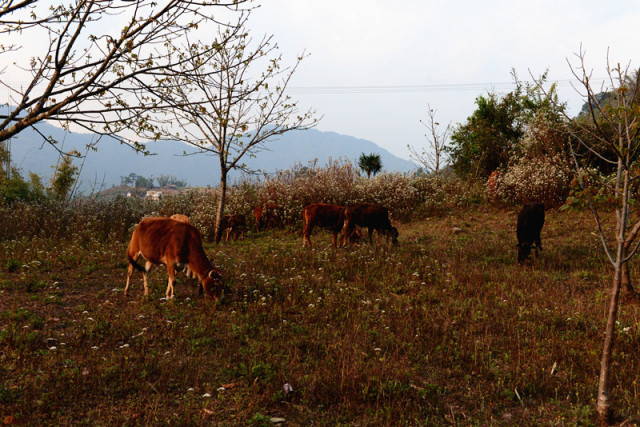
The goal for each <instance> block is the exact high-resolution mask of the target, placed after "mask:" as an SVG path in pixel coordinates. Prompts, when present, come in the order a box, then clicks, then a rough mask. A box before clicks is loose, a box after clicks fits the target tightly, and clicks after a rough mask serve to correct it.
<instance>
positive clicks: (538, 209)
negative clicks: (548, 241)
mask: <svg viewBox="0 0 640 427" xmlns="http://www.w3.org/2000/svg"><path fill="white" fill-rule="evenodd" d="M543 225H544V204H542V203H527V204H525V205H524V206H523V207H522V209H521V210H520V213H518V228H517V230H516V233H517V235H518V263H520V264H522V263H523V262H524V260H526V259H527V257H528V256H529V254H530V253H531V247H532V246H533V247H534V248H535V250H536V256H538V249H540V250H542V244H541V243H540V231H542V226H543ZM534 245H535V246H534Z"/></svg>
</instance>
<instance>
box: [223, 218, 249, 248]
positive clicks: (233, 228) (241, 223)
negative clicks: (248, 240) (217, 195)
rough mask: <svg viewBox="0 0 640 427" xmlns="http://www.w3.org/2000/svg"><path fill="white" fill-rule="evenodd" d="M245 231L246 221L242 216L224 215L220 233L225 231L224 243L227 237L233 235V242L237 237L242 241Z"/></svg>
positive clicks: (227, 239)
mask: <svg viewBox="0 0 640 427" xmlns="http://www.w3.org/2000/svg"><path fill="white" fill-rule="evenodd" d="M246 229H247V220H246V219H245V217H244V215H224V216H223V217H222V231H224V230H227V237H226V238H225V240H224V241H225V242H228V241H229V235H231V234H233V240H238V236H240V238H241V239H242V240H244V232H245V230H246Z"/></svg>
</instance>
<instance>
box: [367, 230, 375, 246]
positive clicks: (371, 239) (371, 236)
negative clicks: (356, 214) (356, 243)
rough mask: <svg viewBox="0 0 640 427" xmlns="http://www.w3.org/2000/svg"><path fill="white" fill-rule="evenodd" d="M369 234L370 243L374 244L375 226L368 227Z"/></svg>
mask: <svg viewBox="0 0 640 427" xmlns="http://www.w3.org/2000/svg"><path fill="white" fill-rule="evenodd" d="M367 230H368V234H369V244H370V245H372V244H373V230H374V228H373V227H369V228H368V229H367Z"/></svg>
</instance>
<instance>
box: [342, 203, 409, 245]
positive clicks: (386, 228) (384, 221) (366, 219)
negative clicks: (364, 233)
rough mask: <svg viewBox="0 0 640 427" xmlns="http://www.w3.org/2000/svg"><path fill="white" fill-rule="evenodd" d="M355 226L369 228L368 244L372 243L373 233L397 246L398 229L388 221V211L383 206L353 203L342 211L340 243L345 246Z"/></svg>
mask: <svg viewBox="0 0 640 427" xmlns="http://www.w3.org/2000/svg"><path fill="white" fill-rule="evenodd" d="M356 225H359V226H360V227H368V228H369V243H372V242H373V239H372V235H373V231H374V230H377V231H378V233H380V234H383V235H385V236H387V239H389V238H390V239H391V241H392V242H393V244H394V245H397V244H398V229H397V228H395V227H393V226H392V225H391V222H390V221H389V211H388V210H387V208H385V207H384V206H380V205H377V204H373V203H354V204H352V205H349V206H347V207H345V209H344V226H343V227H342V235H341V236H340V243H341V245H342V246H345V245H346V243H347V239H346V238H347V236H351V234H352V233H353V232H354V230H355V227H356Z"/></svg>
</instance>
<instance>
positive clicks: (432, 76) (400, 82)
mask: <svg viewBox="0 0 640 427" xmlns="http://www.w3.org/2000/svg"><path fill="white" fill-rule="evenodd" d="M260 3H262V5H261V6H260V7H259V8H258V9H257V10H255V11H254V12H253V14H252V16H251V18H250V20H249V25H250V27H251V30H252V31H253V32H254V33H255V37H256V38H259V37H261V36H262V35H264V34H272V35H273V36H274V39H275V41H276V42H277V43H278V45H279V46H280V51H281V53H282V54H283V57H284V60H285V63H287V64H293V63H294V62H295V58H296V56H297V55H298V54H300V53H302V52H303V51H306V52H307V53H308V54H309V55H310V56H309V57H308V58H306V59H305V60H304V61H303V62H302V64H301V65H300V67H299V69H298V71H297V73H296V74H295V76H294V78H293V81H292V82H291V90H290V94H291V95H292V97H293V98H294V99H297V100H299V101H300V105H301V106H302V107H303V109H304V110H306V109H307V108H313V109H315V110H316V111H317V113H318V115H319V116H323V119H322V121H321V122H320V124H319V126H318V129H320V130H325V131H335V132H338V133H342V134H346V135H350V136H354V137H358V138H364V139H368V140H371V141H373V142H375V143H376V144H378V145H379V146H381V147H383V148H386V149H387V150H389V151H391V152H392V153H394V154H396V155H398V156H400V157H404V158H408V157H409V152H408V150H407V144H411V145H413V146H415V147H418V148H420V147H424V146H425V144H426V140H425V138H424V133H425V131H426V129H425V128H424V127H423V126H422V124H421V123H420V120H421V119H426V117H427V104H430V105H431V107H432V108H434V109H435V110H437V113H436V118H437V119H438V120H439V121H440V123H443V124H446V123H448V122H451V123H452V124H454V125H455V124H457V123H462V122H464V121H465V120H466V118H467V117H468V116H469V115H470V114H471V113H472V112H473V110H474V109H475V104H474V100H475V99H476V97H477V96H478V95H481V94H487V93H488V92H491V91H496V92H501V93H506V92H509V91H510V90H512V89H513V86H512V84H511V82H512V79H511V75H510V72H511V69H512V68H514V69H515V70H516V72H517V74H518V76H519V77H520V79H521V80H527V81H530V80H531V77H530V74H529V73H530V72H531V73H532V74H533V75H534V76H536V77H537V76H539V75H540V74H541V73H543V72H544V71H545V70H546V69H547V68H548V69H549V78H550V79H551V80H552V81H553V80H557V81H559V87H560V96H561V99H563V100H565V101H568V102H569V108H570V111H571V112H573V113H576V112H577V111H579V109H580V107H581V105H582V101H581V100H580V98H579V96H578V95H577V94H576V92H575V90H574V89H573V88H572V87H571V86H570V84H569V83H570V80H572V79H573V77H572V74H571V70H570V68H569V66H568V64H567V59H569V60H570V61H573V63H574V64H576V61H575V56H574V55H575V53H577V52H578V51H579V49H580V46H581V44H582V46H583V48H584V49H585V50H586V52H587V60H588V61H589V62H588V67H589V68H591V69H593V76H594V77H605V76H606V59H607V49H610V53H609V58H610V60H611V62H612V63H617V62H622V63H623V64H628V63H631V64H632V65H633V66H635V67H638V65H639V64H638V62H639V61H638V60H639V58H638V55H639V54H640V49H639V44H638V42H639V41H640V1H637V0H609V1H606V2H605V1H602V0H597V1H596V0H542V1H540V0H529V1H520V0H485V1H482V2H476V1H456V0H446V1H445V0H398V1H388V0H387V1H381V0H366V1H365V0H323V1H307V0H262V1H260V0H255V1H254V3H253V4H254V5H257V4H260ZM213 32H214V31H212V33H213ZM0 41H2V40H0ZM38 47H39V45H38V44H37V43H35V44H28V45H25V46H24V49H23V50H22V51H20V54H21V55H23V59H24V60H27V58H28V57H29V56H31V55H33V54H34V53H35V52H37V51H38ZM40 54H41V53H40ZM0 68H2V67H1V64H0ZM15 71H16V70H15V69H13V70H12V71H11V72H10V74H7V75H5V76H4V78H5V79H8V80H9V81H10V82H11V83H13V84H15V83H16V82H17V83H18V84H27V83H26V82H23V80H26V79H25V77H24V72H18V73H16V74H13V72H15ZM0 95H1V96H2V97H3V98H4V97H6V96H8V90H7V89H6V88H0Z"/></svg>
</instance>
